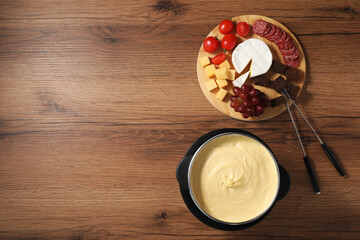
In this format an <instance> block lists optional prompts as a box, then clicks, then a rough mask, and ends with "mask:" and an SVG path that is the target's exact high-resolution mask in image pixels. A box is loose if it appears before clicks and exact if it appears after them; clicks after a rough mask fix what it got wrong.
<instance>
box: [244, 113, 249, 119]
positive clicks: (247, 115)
mask: <svg viewBox="0 0 360 240" xmlns="http://www.w3.org/2000/svg"><path fill="white" fill-rule="evenodd" d="M242 115H243V118H248V117H250V115H249V114H248V113H243V114H242Z"/></svg>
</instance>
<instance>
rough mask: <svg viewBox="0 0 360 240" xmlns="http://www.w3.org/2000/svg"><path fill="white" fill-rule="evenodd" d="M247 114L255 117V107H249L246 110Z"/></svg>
mask: <svg viewBox="0 0 360 240" xmlns="http://www.w3.org/2000/svg"><path fill="white" fill-rule="evenodd" d="M246 112H247V113H248V114H249V115H250V116H254V114H255V107H253V106H252V107H248V108H246Z"/></svg>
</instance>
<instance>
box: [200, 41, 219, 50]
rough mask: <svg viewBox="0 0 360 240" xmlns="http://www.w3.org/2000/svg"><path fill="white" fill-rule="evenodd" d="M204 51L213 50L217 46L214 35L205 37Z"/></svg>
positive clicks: (217, 42)
mask: <svg viewBox="0 0 360 240" xmlns="http://www.w3.org/2000/svg"><path fill="white" fill-rule="evenodd" d="M203 47H204V50H205V52H213V51H215V50H216V49H218V47H219V41H218V40H217V39H216V38H214V37H207V38H205V41H204V43H203Z"/></svg>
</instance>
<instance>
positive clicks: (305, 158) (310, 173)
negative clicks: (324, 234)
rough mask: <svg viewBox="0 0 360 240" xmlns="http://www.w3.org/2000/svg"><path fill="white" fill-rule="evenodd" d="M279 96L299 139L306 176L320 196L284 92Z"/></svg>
mask: <svg viewBox="0 0 360 240" xmlns="http://www.w3.org/2000/svg"><path fill="white" fill-rule="evenodd" d="M281 94H282V95H283V97H284V99H285V104H286V108H287V110H288V112H289V115H290V118H291V121H292V124H293V126H294V129H295V132H296V135H297V138H298V139H299V142H300V146H301V150H302V152H303V154H304V157H303V158H304V162H305V165H306V169H307V171H308V174H309V176H310V180H311V183H312V185H313V187H314V191H315V193H316V194H320V187H319V184H318V181H317V179H316V176H315V173H314V170H313V168H312V166H311V162H310V159H309V157H308V156H307V154H306V151H305V148H304V145H303V143H302V141H301V137H300V134H299V132H298V129H297V127H296V123H295V121H294V118H293V116H292V113H291V111H290V107H289V105H288V103H287V98H286V96H285V93H284V91H282V92H281Z"/></svg>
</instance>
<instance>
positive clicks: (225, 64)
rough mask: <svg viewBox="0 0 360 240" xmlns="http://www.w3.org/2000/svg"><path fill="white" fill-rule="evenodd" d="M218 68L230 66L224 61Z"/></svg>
mask: <svg viewBox="0 0 360 240" xmlns="http://www.w3.org/2000/svg"><path fill="white" fill-rule="evenodd" d="M219 67H220V68H230V67H231V66H230V63H229V62H228V61H227V60H225V61H223V62H222V63H221V64H220V65H219Z"/></svg>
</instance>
